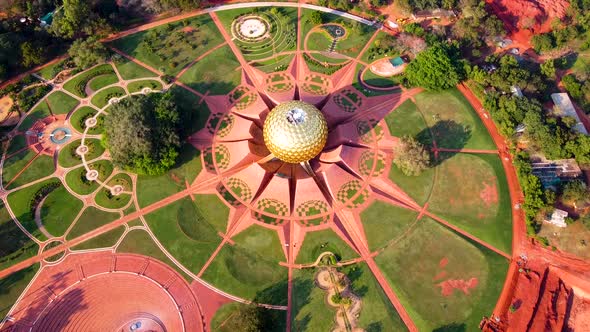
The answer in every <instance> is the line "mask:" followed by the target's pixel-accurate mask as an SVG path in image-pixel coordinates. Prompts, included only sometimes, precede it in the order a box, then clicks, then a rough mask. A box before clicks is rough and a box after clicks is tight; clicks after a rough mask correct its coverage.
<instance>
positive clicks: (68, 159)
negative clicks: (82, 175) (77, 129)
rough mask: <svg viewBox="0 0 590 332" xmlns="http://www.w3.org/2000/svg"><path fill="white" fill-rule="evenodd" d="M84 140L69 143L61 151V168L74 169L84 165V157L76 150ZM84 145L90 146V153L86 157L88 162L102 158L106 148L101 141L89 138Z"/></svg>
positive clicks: (58, 160)
mask: <svg viewBox="0 0 590 332" xmlns="http://www.w3.org/2000/svg"><path fill="white" fill-rule="evenodd" d="M81 143H82V140H77V141H73V142H71V143H69V144H68V145H66V146H65V147H63V148H62V149H61V151H60V152H59V156H58V157H57V162H58V163H59V165H60V166H61V167H66V168H67V167H74V166H77V165H80V164H82V157H80V156H79V155H78V154H77V153H76V149H77V148H78V147H79V146H80V144H81ZM84 144H85V145H86V146H88V152H87V153H86V155H85V158H86V161H91V160H93V159H96V158H98V157H100V156H101V155H102V154H103V153H104V150H105V148H104V147H103V146H102V144H100V140H98V139H96V138H87V139H85V140H84Z"/></svg>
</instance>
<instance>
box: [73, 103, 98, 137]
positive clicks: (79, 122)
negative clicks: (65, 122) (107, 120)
mask: <svg viewBox="0 0 590 332" xmlns="http://www.w3.org/2000/svg"><path fill="white" fill-rule="evenodd" d="M96 113H97V111H96V110H95V109H94V108H92V107H89V106H84V107H80V108H79V109H77V110H76V112H74V114H72V116H71V117H70V123H71V124H72V127H74V129H76V130H77V131H79V132H81V133H83V132H84V129H86V124H85V121H86V119H88V118H91V117H93V116H94V115H95V114H96ZM103 121H104V115H101V116H99V117H98V118H97V123H96V126H94V127H92V128H90V129H88V134H89V135H99V134H102V131H103Z"/></svg>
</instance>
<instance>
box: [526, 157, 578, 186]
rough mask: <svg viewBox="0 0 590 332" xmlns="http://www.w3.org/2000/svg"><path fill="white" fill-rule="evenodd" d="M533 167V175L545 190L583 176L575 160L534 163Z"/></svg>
mask: <svg viewBox="0 0 590 332" xmlns="http://www.w3.org/2000/svg"><path fill="white" fill-rule="evenodd" d="M531 166H532V167H533V170H532V173H533V175H535V176H536V177H538V178H539V180H541V184H543V187H545V188H549V187H557V185H558V184H559V183H560V182H562V181H570V180H573V179H575V178H577V177H579V176H580V175H582V170H581V169H580V166H579V165H578V163H577V162H576V160H575V159H559V160H551V161H542V162H534V163H532V164H531Z"/></svg>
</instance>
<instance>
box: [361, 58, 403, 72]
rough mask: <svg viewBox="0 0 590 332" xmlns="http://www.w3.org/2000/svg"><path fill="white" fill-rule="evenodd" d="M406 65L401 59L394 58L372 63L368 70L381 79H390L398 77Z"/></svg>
mask: <svg viewBox="0 0 590 332" xmlns="http://www.w3.org/2000/svg"><path fill="white" fill-rule="evenodd" d="M406 66H407V63H406V61H405V60H404V59H403V58H402V57H399V56H398V57H395V58H390V59H387V58H385V59H380V60H377V61H375V62H373V63H372V64H371V65H370V66H369V69H370V70H371V71H372V72H373V74H375V75H378V76H381V77H391V76H395V75H399V74H401V73H403V72H404V70H405V69H406Z"/></svg>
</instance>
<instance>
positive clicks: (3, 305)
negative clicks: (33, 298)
mask: <svg viewBox="0 0 590 332" xmlns="http://www.w3.org/2000/svg"><path fill="white" fill-rule="evenodd" d="M39 266H40V265H39V263H37V264H35V265H31V266H29V267H27V268H25V269H23V270H20V271H17V272H14V273H13V274H11V275H8V276H7V277H4V278H2V279H0V318H1V319H4V317H6V315H7V314H8V311H10V309H11V308H12V306H13V305H14V303H15V302H16V300H18V298H19V296H20V295H21V294H22V293H23V292H24V290H25V288H26V287H27V285H28V284H29V283H30V282H31V280H33V277H34V276H35V274H36V273H37V270H39Z"/></svg>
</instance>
